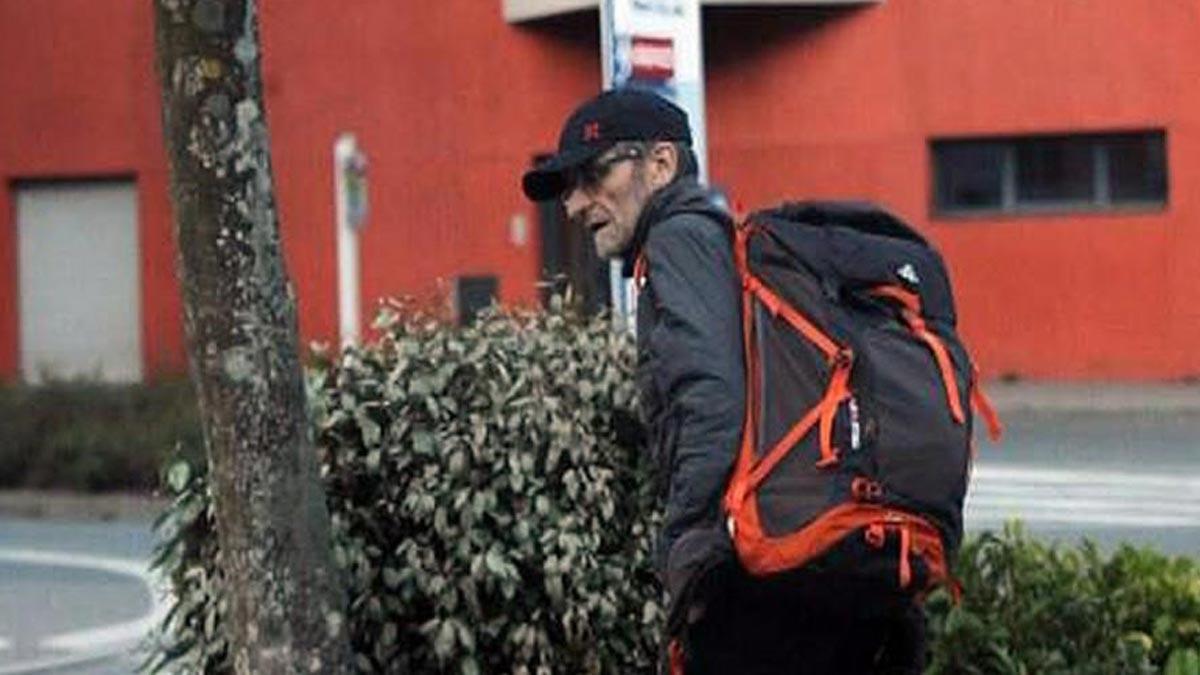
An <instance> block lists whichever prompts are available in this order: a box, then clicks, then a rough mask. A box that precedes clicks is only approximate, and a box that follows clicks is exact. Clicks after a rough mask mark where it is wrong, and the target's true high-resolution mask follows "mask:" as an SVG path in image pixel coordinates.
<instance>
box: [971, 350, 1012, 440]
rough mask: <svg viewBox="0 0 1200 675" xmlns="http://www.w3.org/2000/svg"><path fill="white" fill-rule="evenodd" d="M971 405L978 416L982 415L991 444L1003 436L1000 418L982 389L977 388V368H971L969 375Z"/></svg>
mask: <svg viewBox="0 0 1200 675" xmlns="http://www.w3.org/2000/svg"><path fill="white" fill-rule="evenodd" d="M971 405H973V406H975V409H976V410H978V411H979V414H981V415H983V421H984V422H985V423H987V428H988V438H991V439H992V442H993V443H995V442H996V441H999V440H1000V437H1001V436H1003V435H1004V425H1002V424H1001V423H1000V416H999V415H997V414H996V408H995V407H993V406H992V402H991V401H990V400H988V397H987V395H986V394H984V393H983V387H981V386H979V369H978V368H973V369H972V373H971Z"/></svg>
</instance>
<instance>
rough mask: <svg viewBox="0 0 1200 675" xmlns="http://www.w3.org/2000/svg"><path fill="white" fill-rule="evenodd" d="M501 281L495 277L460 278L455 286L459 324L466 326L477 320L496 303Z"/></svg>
mask: <svg viewBox="0 0 1200 675" xmlns="http://www.w3.org/2000/svg"><path fill="white" fill-rule="evenodd" d="M499 286H500V284H499V281H498V280H497V279H496V277H495V276H492V275H485V276H477V277H459V278H458V279H457V284H455V294H454V309H455V313H456V314H457V315H458V322H459V323H460V324H462V325H466V324H469V323H471V322H472V321H474V320H475V317H476V316H477V315H478V314H479V312H480V311H482V310H484V309H487V308H488V307H491V306H492V303H494V302H496V299H497V291H498V290H499Z"/></svg>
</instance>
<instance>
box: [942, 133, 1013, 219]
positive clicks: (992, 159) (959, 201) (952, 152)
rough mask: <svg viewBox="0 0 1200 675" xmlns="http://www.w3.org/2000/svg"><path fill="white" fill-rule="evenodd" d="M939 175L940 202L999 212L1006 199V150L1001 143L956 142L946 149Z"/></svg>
mask: <svg viewBox="0 0 1200 675" xmlns="http://www.w3.org/2000/svg"><path fill="white" fill-rule="evenodd" d="M938 159H939V167H940V166H941V165H945V166H947V167H953V170H950V171H946V170H943V171H939V172H938V197H939V199H938V203H939V204H956V205H960V206H961V207H962V208H970V209H981V208H982V209H998V208H1000V207H1001V206H1002V205H1003V199H1004V148H1003V147H1001V146H1000V145H999V144H997V143H955V144H953V145H948V146H947V147H945V148H943V149H942V151H941V153H940V154H939V156H938Z"/></svg>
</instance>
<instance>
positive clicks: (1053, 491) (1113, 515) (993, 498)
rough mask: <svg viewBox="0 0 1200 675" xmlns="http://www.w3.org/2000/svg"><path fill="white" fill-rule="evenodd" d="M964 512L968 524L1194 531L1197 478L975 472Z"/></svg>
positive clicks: (1199, 511)
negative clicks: (1017, 522)
mask: <svg viewBox="0 0 1200 675" xmlns="http://www.w3.org/2000/svg"><path fill="white" fill-rule="evenodd" d="M965 511H966V513H965V515H966V517H967V518H968V519H969V520H972V521H981V520H982V521H1002V520H1007V519H1010V518H1020V519H1021V520H1024V521H1026V522H1035V523H1036V522H1041V523H1059V524H1076V525H1114V526H1122V527H1124V526H1141V527H1161V528H1177V527H1195V528H1200V478H1195V477H1193V476H1192V475H1174V474H1164V473H1143V472H1136V471H1132V472H1131V471H1101V470H1095V469H1078V470H1073V469H1064V468H1040V467H1031V466H977V467H976V468H975V471H974V476H973V480H972V484H971V489H970V491H969V492H968V495H967V501H966V509H965Z"/></svg>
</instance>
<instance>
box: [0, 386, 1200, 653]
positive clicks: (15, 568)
mask: <svg viewBox="0 0 1200 675" xmlns="http://www.w3.org/2000/svg"><path fill="white" fill-rule="evenodd" d="M1005 422H1006V425H1007V428H1008V435H1007V438H1006V440H1005V441H1004V443H1003V444H1002V445H999V446H990V445H989V444H988V443H987V442H986V441H984V440H983V439H981V440H980V444H979V447H980V452H979V456H978V459H977V462H976V473H975V482H974V485H973V488H972V491H971V494H970V496H969V497H968V504H967V528H968V531H979V530H981V529H984V528H995V527H998V526H999V525H1000V524H1001V523H1003V522H1004V520H1006V519H1008V518H1010V517H1021V518H1022V519H1023V520H1024V521H1025V522H1026V523H1027V525H1028V527H1029V529H1030V530H1031V531H1033V532H1034V533H1035V534H1037V535H1038V536H1042V537H1047V538H1054V539H1062V540H1068V541H1070V540H1075V539H1077V538H1078V537H1080V536H1088V537H1091V538H1093V539H1095V540H1097V541H1099V542H1100V543H1101V544H1102V545H1103V546H1104V547H1106V548H1111V547H1112V546H1115V545H1116V544H1117V543H1119V542H1134V543H1139V544H1146V545H1150V546H1154V547H1156V548H1158V549H1160V550H1163V551H1166V552H1169V553H1173V554H1183V555H1192V556H1198V557H1200V411H1188V410H1171V411H1161V412H1149V413H1147V412H1133V411H1128V410H1110V411H1108V412H1104V413H1089V412H1080V411H1071V410H1057V411H1055V412H1054V413H1053V414H1039V413H1036V412H1030V411H1019V412H1013V413H1009V414H1008V415H1006V416H1005ZM151 545H152V542H151V535H150V532H149V527H148V524H147V523H145V522H116V523H98V524H69V523H53V522H45V521H27V520H13V519H9V520H2V519H0V675H15V674H18V673H19V674H21V675H26V674H27V673H32V672H37V673H52V674H54V675H81V674H83V673H87V674H89V675H116V674H118V673H130V672H132V670H133V668H134V666H135V665H136V663H137V659H136V658H134V657H132V656H130V655H129V654H128V652H127V650H128V649H129V648H130V647H131V646H132V645H133V644H135V642H136V640H133V639H131V631H133V630H134V629H136V628H138V627H139V626H140V627H144V624H145V621H146V620H147V618H148V614H149V613H150V612H151V610H152V602H151V596H150V591H149V590H148V588H147V585H146V583H145V582H144V581H143V580H142V579H141V578H140V575H139V573H140V571H141V569H142V566H143V562H142V561H144V560H146V558H147V557H148V555H149V552H150V549H151ZM139 622H141V623H139ZM114 649H115V650H117V651H118V656H117V657H115V658H113V657H107V658H104V659H102V660H86V659H88V658H89V656H90V655H91V654H93V653H95V651H96V650H99V651H101V652H112V651H113V650H114ZM55 660H58V662H59V663H61V664H63V665H62V667H58V668H40V669H36V670H34V669H32V668H31V666H35V665H38V664H39V663H40V664H42V665H44V666H49V665H51V664H52V662H54V661H55ZM73 661H74V663H73V665H72V662H73Z"/></svg>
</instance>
